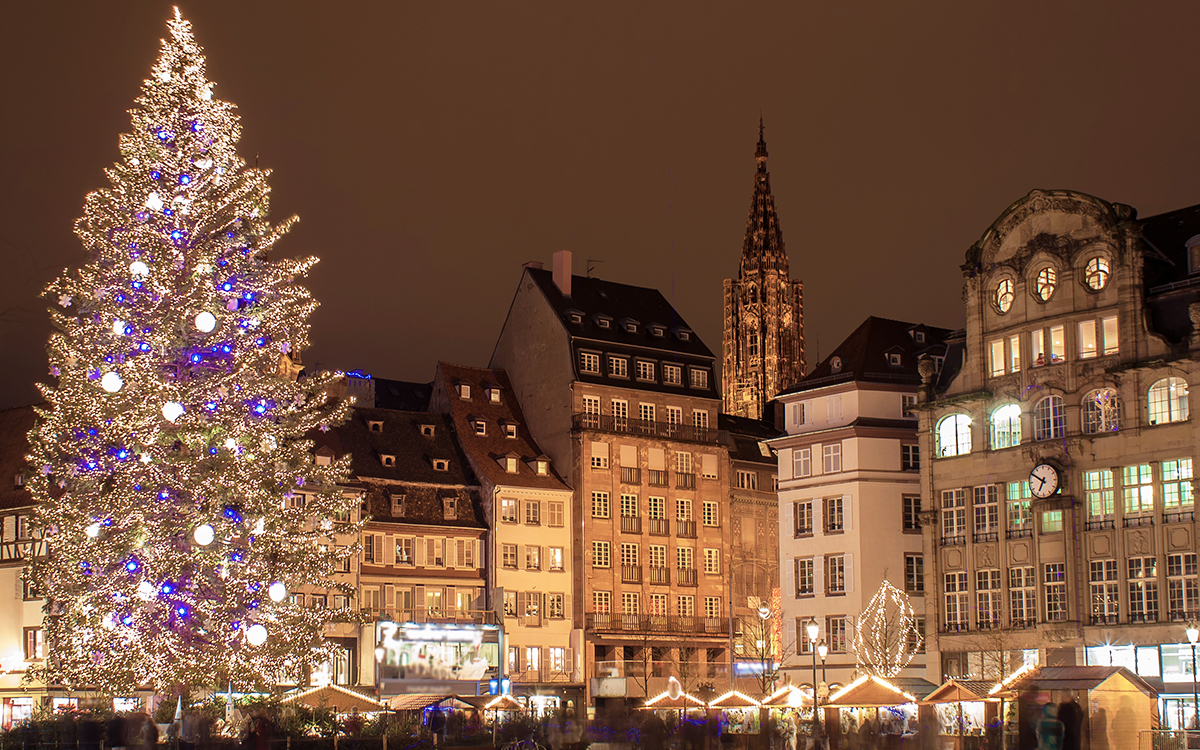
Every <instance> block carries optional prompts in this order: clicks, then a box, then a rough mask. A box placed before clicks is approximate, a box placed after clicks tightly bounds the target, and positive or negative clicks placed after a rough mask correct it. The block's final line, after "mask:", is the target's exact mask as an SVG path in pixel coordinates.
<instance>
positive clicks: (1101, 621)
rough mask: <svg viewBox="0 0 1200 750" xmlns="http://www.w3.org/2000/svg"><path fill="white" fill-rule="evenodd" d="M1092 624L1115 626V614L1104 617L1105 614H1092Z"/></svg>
mask: <svg viewBox="0 0 1200 750" xmlns="http://www.w3.org/2000/svg"><path fill="white" fill-rule="evenodd" d="M1092 624H1093V625H1116V624H1117V615H1116V614H1110V615H1105V614H1098V613H1092Z"/></svg>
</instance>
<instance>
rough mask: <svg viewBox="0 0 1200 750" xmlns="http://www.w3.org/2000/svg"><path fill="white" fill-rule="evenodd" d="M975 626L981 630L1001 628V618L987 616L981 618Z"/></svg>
mask: <svg viewBox="0 0 1200 750" xmlns="http://www.w3.org/2000/svg"><path fill="white" fill-rule="evenodd" d="M975 627H976V628H978V629H979V630H999V629H1000V619H999V618H996V619H992V620H988V619H986V618H984V619H980V620H979V621H978V622H976V623H975Z"/></svg>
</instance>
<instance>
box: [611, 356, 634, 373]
mask: <svg viewBox="0 0 1200 750" xmlns="http://www.w3.org/2000/svg"><path fill="white" fill-rule="evenodd" d="M608 374H609V375H611V376H612V377H614V378H627V377H629V360H628V359H626V358H624V357H614V356H611V355H610V356H609V358H608Z"/></svg>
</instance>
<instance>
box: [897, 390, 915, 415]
mask: <svg viewBox="0 0 1200 750" xmlns="http://www.w3.org/2000/svg"><path fill="white" fill-rule="evenodd" d="M916 406H917V394H915V393H902V394H900V416H902V417H904V418H905V419H916V418H917V411H916Z"/></svg>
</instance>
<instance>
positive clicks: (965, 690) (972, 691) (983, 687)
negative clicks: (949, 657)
mask: <svg viewBox="0 0 1200 750" xmlns="http://www.w3.org/2000/svg"><path fill="white" fill-rule="evenodd" d="M993 684H994V683H991V682H988V681H986V680H946V681H945V682H943V683H942V684H941V685H939V686H938V688H937V689H936V690H934V691H933V692H932V693H930V694H929V695H927V696H925V699H924V700H922V701H921V702H922V703H958V702H959V701H982V700H987V699H988V697H989V695H990V691H991V689H992V685H993Z"/></svg>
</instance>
